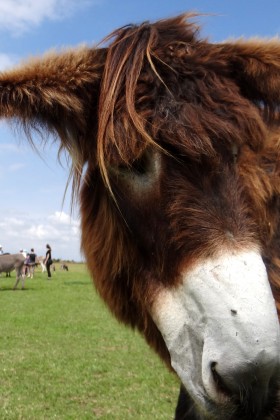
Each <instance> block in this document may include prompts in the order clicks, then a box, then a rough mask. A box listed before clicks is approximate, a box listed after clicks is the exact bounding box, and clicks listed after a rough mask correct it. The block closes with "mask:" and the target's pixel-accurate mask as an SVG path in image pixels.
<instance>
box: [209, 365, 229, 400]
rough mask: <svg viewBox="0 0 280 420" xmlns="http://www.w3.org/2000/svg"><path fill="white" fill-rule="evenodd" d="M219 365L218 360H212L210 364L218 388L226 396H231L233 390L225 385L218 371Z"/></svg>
mask: <svg viewBox="0 0 280 420" xmlns="http://www.w3.org/2000/svg"><path fill="white" fill-rule="evenodd" d="M217 366H218V363H217V362H211V364H210V368H211V371H212V377H213V380H214V383H215V386H216V389H217V391H218V392H219V393H221V394H224V395H226V396H230V394H231V392H230V390H229V389H228V387H227V386H226V385H225V383H224V381H223V380H222V378H221V376H220V375H219V373H218V372H217Z"/></svg>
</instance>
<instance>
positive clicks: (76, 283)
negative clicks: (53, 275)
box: [63, 280, 91, 286]
mask: <svg viewBox="0 0 280 420" xmlns="http://www.w3.org/2000/svg"><path fill="white" fill-rule="evenodd" d="M63 284H64V285H65V286H85V285H87V286H88V285H89V284H91V282H89V281H81V280H79V281H77V280H73V281H64V282H63Z"/></svg>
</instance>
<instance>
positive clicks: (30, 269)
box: [28, 248, 37, 279]
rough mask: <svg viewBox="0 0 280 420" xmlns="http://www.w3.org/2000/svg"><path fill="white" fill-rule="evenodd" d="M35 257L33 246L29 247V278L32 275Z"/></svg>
mask: <svg viewBox="0 0 280 420" xmlns="http://www.w3.org/2000/svg"><path fill="white" fill-rule="evenodd" d="M36 257H37V255H36V254H35V252H34V248H31V251H30V254H29V260H28V267H29V275H30V278H31V279H33V275H34V268H35V264H36Z"/></svg>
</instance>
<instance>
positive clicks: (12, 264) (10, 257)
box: [0, 254, 25, 289]
mask: <svg viewBox="0 0 280 420" xmlns="http://www.w3.org/2000/svg"><path fill="white" fill-rule="evenodd" d="M24 260H25V258H24V256H23V255H22V254H3V255H0V273H10V272H11V271H13V270H15V271H16V282H15V285H14V289H16V288H17V285H18V283H19V280H20V278H22V287H21V288H22V289H24V277H23V276H22V269H23V265H24Z"/></svg>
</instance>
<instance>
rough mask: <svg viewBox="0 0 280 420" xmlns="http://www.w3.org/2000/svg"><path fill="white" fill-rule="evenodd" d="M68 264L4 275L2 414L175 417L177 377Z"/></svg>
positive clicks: (0, 290) (0, 292) (0, 287)
mask: <svg viewBox="0 0 280 420" xmlns="http://www.w3.org/2000/svg"><path fill="white" fill-rule="evenodd" d="M69 266H70V271H69V272H62V271H60V270H57V271H56V273H54V275H53V278H52V280H51V281H48V280H47V278H46V274H45V273H44V274H42V273H40V271H39V270H38V271H36V273H35V278H34V279H32V280H30V279H27V280H26V289H25V290H24V291H21V290H20V289H19V290H17V291H13V290H12V287H13V285H14V282H15V273H14V272H13V273H12V275H13V278H12V279H6V278H4V277H2V278H0V300H1V309H0V328H1V329H0V331H1V333H0V419H1V420H4V419H95V418H96V419H99V418H100V419H124V420H126V419H145V420H149V419H172V418H173V414H174V409H175V405H176V399H177V394H178V390H179V385H178V382H177V380H176V378H175V377H173V376H172V375H171V374H170V373H169V372H168V371H167V369H166V368H165V367H164V366H163V364H162V362H161V361H160V360H159V359H158V357H157V356H156V355H154V354H153V353H152V351H151V350H150V349H149V348H148V346H147V344H146V343H145V342H144V340H143V339H142V337H140V336H139V334H138V333H136V332H133V331H131V330H129V329H128V328H126V327H124V326H122V325H120V324H119V323H118V322H117V321H115V320H114V319H113V317H112V316H111V314H110V313H109V312H108V310H107V309H106V308H105V306H104V304H103V302H101V300H100V299H99V298H98V296H97V295H96V293H95V292H94V288H93V286H92V284H91V281H90V278H89V275H88V273H87V271H86V269H85V266H84V265H83V264H73V265H69Z"/></svg>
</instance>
